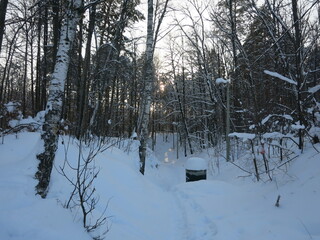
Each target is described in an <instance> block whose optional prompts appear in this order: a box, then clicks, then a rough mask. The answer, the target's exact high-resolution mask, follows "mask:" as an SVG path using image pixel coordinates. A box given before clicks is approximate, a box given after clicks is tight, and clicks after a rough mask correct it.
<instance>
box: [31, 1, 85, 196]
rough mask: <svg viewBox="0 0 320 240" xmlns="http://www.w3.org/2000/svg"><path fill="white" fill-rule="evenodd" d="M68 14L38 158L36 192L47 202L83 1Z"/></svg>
mask: <svg viewBox="0 0 320 240" xmlns="http://www.w3.org/2000/svg"><path fill="white" fill-rule="evenodd" d="M66 10H67V12H68V14H66V18H65V19H64V22H63V24H62V26H61V32H60V40H59V45H58V51H57V56H56V63H55V67H54V72H53V74H52V77H51V81H50V86H49V97H48V101H47V107H46V116H45V123H44V126H43V130H44V132H43V134H42V136H41V137H42V139H43V141H44V152H43V153H41V154H39V155H38V156H37V157H38V159H39V160H40V163H39V166H38V171H37V173H36V178H37V179H38V180H39V183H38V184H37V186H36V191H37V194H39V195H40V196H41V197H42V198H45V197H46V196H47V193H48V186H49V182H50V176H51V171H52V166H53V161H54V158H55V153H56V150H57V147H58V139H59V127H60V121H61V114H62V102H63V95H64V85H65V81H66V78H67V73H68V67H69V63H70V56H69V51H70V49H71V45H72V43H73V41H74V39H75V35H76V30H77V24H78V22H79V19H80V17H81V15H82V12H83V3H82V1H81V0H69V1H68V2H67V9H66Z"/></svg>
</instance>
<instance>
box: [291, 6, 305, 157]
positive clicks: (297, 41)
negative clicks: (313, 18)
mask: <svg viewBox="0 0 320 240" xmlns="http://www.w3.org/2000/svg"><path fill="white" fill-rule="evenodd" d="M292 13H293V22H294V31H295V38H294V50H295V64H296V66H295V68H296V71H295V73H296V75H295V76H296V81H297V90H296V91H297V94H296V96H297V115H298V119H299V124H300V125H302V124H303V123H304V121H303V114H302V106H301V87H302V83H303V71H302V50H303V45H302V40H301V24H300V19H299V15H298V2H297V0H292ZM299 149H300V150H301V151H302V150H303V131H302V129H299Z"/></svg>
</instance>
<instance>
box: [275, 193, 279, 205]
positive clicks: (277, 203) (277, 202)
mask: <svg viewBox="0 0 320 240" xmlns="http://www.w3.org/2000/svg"><path fill="white" fill-rule="evenodd" d="M275 206H276V207H279V206H280V195H278V198H277V201H276V204H275Z"/></svg>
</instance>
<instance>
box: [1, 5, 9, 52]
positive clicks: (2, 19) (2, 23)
mask: <svg viewBox="0 0 320 240" xmlns="http://www.w3.org/2000/svg"><path fill="white" fill-rule="evenodd" d="M7 6H8V0H1V1H0V52H1V46H2V39H3V34H4V26H5V19H6V12H7Z"/></svg>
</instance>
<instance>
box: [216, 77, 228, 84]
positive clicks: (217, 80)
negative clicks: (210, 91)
mask: <svg viewBox="0 0 320 240" xmlns="http://www.w3.org/2000/svg"><path fill="white" fill-rule="evenodd" d="M227 83H230V80H229V79H223V78H217V79H216V84H218V85H219V84H227Z"/></svg>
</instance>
